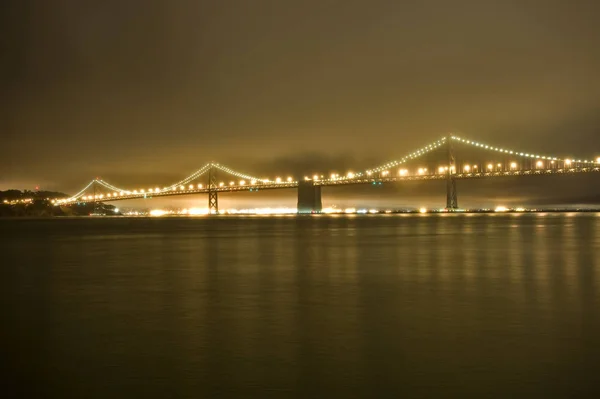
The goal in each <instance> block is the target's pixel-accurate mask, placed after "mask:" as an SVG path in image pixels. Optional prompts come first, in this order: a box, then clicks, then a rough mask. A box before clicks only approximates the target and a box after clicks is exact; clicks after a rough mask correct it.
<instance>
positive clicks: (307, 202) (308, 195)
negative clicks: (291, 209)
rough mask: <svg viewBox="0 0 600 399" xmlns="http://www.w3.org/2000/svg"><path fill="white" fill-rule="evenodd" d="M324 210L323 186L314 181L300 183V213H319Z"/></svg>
mask: <svg viewBox="0 0 600 399" xmlns="http://www.w3.org/2000/svg"><path fill="white" fill-rule="evenodd" d="M322 209H323V203H322V202H321V186H316V185H315V184H314V181H301V182H298V213H319V212H321V210H322Z"/></svg>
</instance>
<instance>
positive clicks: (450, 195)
mask: <svg viewBox="0 0 600 399" xmlns="http://www.w3.org/2000/svg"><path fill="white" fill-rule="evenodd" d="M446 146H447V149H448V174H447V175H446V209H447V210H449V211H454V210H456V209H458V199H457V195H456V180H455V179H454V173H455V172H456V170H457V169H456V158H455V157H454V148H453V147H452V135H451V134H448V137H446Z"/></svg>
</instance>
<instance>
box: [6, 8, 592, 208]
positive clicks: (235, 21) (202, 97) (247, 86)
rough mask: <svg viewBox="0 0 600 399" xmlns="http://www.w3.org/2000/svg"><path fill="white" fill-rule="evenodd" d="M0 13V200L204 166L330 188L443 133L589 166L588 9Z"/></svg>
mask: <svg viewBox="0 0 600 399" xmlns="http://www.w3.org/2000/svg"><path fill="white" fill-rule="evenodd" d="M0 10H1V16H0V34H1V36H0V40H1V42H0V43H1V46H2V63H1V70H0V72H1V75H0V76H1V92H2V110H1V111H0V112H1V114H0V117H1V118H0V130H1V131H2V145H1V146H0V159H1V165H2V166H1V170H0V189H6V188H12V187H15V188H25V187H31V186H33V185H36V184H39V185H41V186H42V187H43V188H48V189H60V190H63V191H70V192H72V191H73V190H75V189H77V188H79V187H81V186H83V185H84V183H85V182H87V181H89V180H91V179H92V178H93V177H95V176H98V175H100V176H102V177H103V178H104V179H105V180H107V181H110V182H112V183H114V184H116V185H118V186H128V185H130V184H138V183H141V184H166V183H171V182H172V181H173V180H175V179H177V178H179V177H183V176H185V175H187V174H188V173H189V172H191V171H193V170H194V169H196V168H198V167H200V166H202V165H203V164H204V163H206V162H208V161H211V160H215V161H218V162H221V163H224V164H227V165H231V166H232V167H234V168H235V169H240V170H243V171H247V172H250V173H256V174H259V175H264V174H265V173H268V172H269V171H271V170H272V171H273V174H271V176H273V175H274V173H280V174H282V175H286V174H288V173H303V172H308V173H310V172H312V171H314V170H315V169H319V170H321V171H323V172H327V171H329V170H332V169H334V168H335V169H338V170H340V169H341V170H342V171H343V170H344V169H345V168H350V167H352V168H354V169H357V168H359V167H361V166H370V165H373V164H379V163H381V162H383V161H386V160H388V159H395V158H398V157H399V156H402V155H404V154H405V153H406V152H408V151H409V150H412V149H414V148H415V147H420V146H421V145H422V144H425V143H428V142H430V141H433V140H434V139H437V138H438V137H440V136H442V135H444V134H445V133H446V132H448V131H460V132H463V134H464V135H465V136H468V137H472V138H476V139H478V140H481V141H487V142H491V143H496V144H498V145H507V146H511V147H513V148H517V149H523V150H530V151H539V152H545V153H552V154H554V153H556V154H557V155H562V154H565V155H578V156H581V157H592V156H594V157H595V156H598V155H600V112H599V111H600V79H599V75H598V71H600V24H598V22H597V21H598V18H599V16H600V3H599V2H597V1H594V0H590V1H587V0H574V1H564V0H546V1H527V0H504V1H486V0H457V1H447V0H424V1H389V0H385V1H382V0H370V1H352V0H344V1H327V0H319V1H312V0H303V1H281V0H273V1H261V0H253V1H247V0H223V1H200V0H195V1H183V0H181V1H157V0H144V1H141V0H140V1H133V0H131V1H123V0H104V1H87V0H53V1H43V0H39V1H24V0H14V1H12V0H5V1H3V2H2V4H1V5H0ZM594 182H595V186H598V184H597V179H596V180H594ZM138 185H139V184H138ZM584 191H585V190H584ZM594 193H595V195H598V190H596V191H593V190H592V191H589V190H588V192H583V193H581V197H582V198H583V197H586V196H589V195H594Z"/></svg>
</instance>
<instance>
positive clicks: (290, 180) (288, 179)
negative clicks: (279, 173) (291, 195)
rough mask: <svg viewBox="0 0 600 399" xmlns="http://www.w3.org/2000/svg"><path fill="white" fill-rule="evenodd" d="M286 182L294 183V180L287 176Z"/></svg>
mask: <svg viewBox="0 0 600 399" xmlns="http://www.w3.org/2000/svg"><path fill="white" fill-rule="evenodd" d="M286 180H287V181H288V183H291V182H292V181H294V179H293V178H292V177H291V176H288V178H287V179H286Z"/></svg>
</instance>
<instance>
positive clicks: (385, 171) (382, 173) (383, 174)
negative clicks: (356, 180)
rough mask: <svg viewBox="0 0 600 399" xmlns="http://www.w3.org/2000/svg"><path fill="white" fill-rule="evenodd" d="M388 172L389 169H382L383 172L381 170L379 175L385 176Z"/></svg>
mask: <svg viewBox="0 0 600 399" xmlns="http://www.w3.org/2000/svg"><path fill="white" fill-rule="evenodd" d="M389 174H390V171H389V170H384V171H383V172H381V175H382V176H387V175H389Z"/></svg>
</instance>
